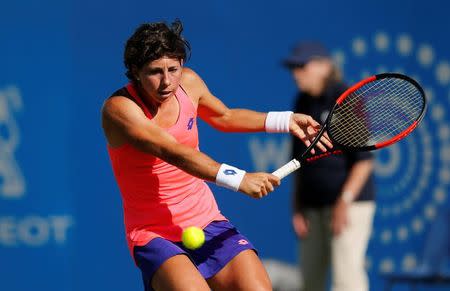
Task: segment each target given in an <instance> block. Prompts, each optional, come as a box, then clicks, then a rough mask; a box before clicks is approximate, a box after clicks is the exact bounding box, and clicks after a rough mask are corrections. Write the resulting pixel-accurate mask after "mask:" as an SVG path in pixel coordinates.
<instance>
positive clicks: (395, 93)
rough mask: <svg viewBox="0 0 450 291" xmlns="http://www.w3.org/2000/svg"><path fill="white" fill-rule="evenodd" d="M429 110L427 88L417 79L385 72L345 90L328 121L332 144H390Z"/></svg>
mask: <svg viewBox="0 0 450 291" xmlns="http://www.w3.org/2000/svg"><path fill="white" fill-rule="evenodd" d="M425 111H426V97H425V93H424V90H423V89H422V87H421V86H420V85H419V83H417V82H416V81H415V80H414V79H412V78H410V77H408V76H405V75H402V74H398V73H383V74H378V75H374V76H371V77H368V78H366V79H364V80H362V81H360V82H358V83H357V84H355V85H354V86H352V87H350V88H349V89H348V90H346V91H345V92H344V93H343V94H342V95H341V96H340V97H339V98H338V99H337V101H336V104H335V105H334V107H333V108H332V110H331V112H330V114H329V115H328V117H327V120H326V122H325V124H326V127H327V133H328V136H329V138H330V139H331V140H332V142H333V144H334V145H335V146H336V147H338V148H341V149H343V150H345V151H369V150H375V149H379V148H383V147H386V146H389V145H391V144H393V143H395V142H397V141H399V140H401V139H403V138H404V137H406V136H407V135H409V134H410V133H411V132H412V131H413V130H414V129H415V128H416V127H417V126H418V124H419V123H420V121H421V120H422V118H423V116H424V115H425Z"/></svg>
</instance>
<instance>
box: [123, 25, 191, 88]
mask: <svg viewBox="0 0 450 291" xmlns="http://www.w3.org/2000/svg"><path fill="white" fill-rule="evenodd" d="M182 31H183V25H182V23H181V21H180V20H179V19H176V20H175V21H174V22H172V24H171V25H170V26H169V25H167V24H166V23H165V22H154V23H144V24H141V25H140V26H139V27H138V28H137V29H136V30H135V32H134V33H133V35H132V36H131V37H130V38H129V39H128V40H127V43H126V45H125V52H124V63H125V67H126V68H127V72H126V73H125V75H126V76H127V77H128V79H129V80H132V81H135V79H136V77H135V76H134V75H133V72H132V69H133V68H134V67H135V68H137V69H141V68H142V67H143V66H144V65H145V64H147V63H148V62H151V61H154V60H157V59H159V58H161V57H164V56H166V57H170V58H177V59H179V60H183V61H187V59H188V58H189V56H190V52H191V46H190V45H189V42H188V41H187V40H185V39H184V37H183V36H181V32H182Z"/></svg>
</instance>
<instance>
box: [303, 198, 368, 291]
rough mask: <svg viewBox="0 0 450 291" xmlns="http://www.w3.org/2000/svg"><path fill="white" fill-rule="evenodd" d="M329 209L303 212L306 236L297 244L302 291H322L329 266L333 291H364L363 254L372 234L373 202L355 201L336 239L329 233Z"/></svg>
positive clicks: (365, 290) (366, 288)
mask: <svg viewBox="0 0 450 291" xmlns="http://www.w3.org/2000/svg"><path fill="white" fill-rule="evenodd" d="M331 211H332V209H331V208H329V207H327V208H322V209H306V210H305V211H304V215H305V217H306V219H307V220H308V222H309V232H308V236H307V237H306V238H304V239H302V240H301V241H300V265H301V270H302V275H303V283H304V284H303V288H302V290H303V291H324V290H325V288H326V285H327V278H328V272H329V270H330V266H331V290H332V291H367V290H369V282H368V278H367V274H366V270H365V266H364V265H365V254H366V250H367V245H368V242H369V238H370V234H371V231H372V222H373V216H374V213H375V203H374V202H372V201H363V202H354V203H352V205H351V206H350V207H349V213H348V224H347V227H346V228H345V229H344V231H343V232H342V233H341V234H340V235H339V236H333V234H332V232H331Z"/></svg>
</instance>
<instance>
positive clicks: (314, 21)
mask: <svg viewBox="0 0 450 291" xmlns="http://www.w3.org/2000/svg"><path fill="white" fill-rule="evenodd" d="M1 7H2V12H3V13H2V18H0V39H1V44H2V45H1V46H0V56H1V57H0V67H1V68H2V70H1V71H0V290H7V291H22V290H29V289H30V288H33V289H34V290H48V291H51V290H141V282H140V275H139V272H138V271H137V269H136V268H135V267H134V264H133V262H132V260H131V258H130V257H129V254H128V251H127V248H126V243H125V238H124V231H123V223H122V208H121V200H120V194H119V191H118V188H117V186H116V184H115V181H114V179H113V175H112V171H111V169H110V164H109V159H108V157H107V154H106V148H105V140H104V138H103V135H102V131H101V127H100V115H99V113H100V107H101V105H102V102H103V100H104V98H106V97H107V96H109V94H110V93H112V92H113V91H114V90H115V89H117V88H119V87H121V86H122V85H123V84H125V83H126V78H125V76H124V71H125V70H124V67H123V64H122V53H123V46H124V43H125V41H126V39H127V38H128V37H129V35H130V34H131V33H132V32H133V30H134V29H135V28H136V26H137V25H139V24H141V23H143V22H152V21H160V20H165V21H169V22H170V21H172V20H173V19H175V18H180V19H181V20H182V21H183V23H184V26H185V33H184V34H185V36H186V37H187V39H188V40H189V41H190V43H191V45H192V48H193V50H192V58H191V59H190V61H189V62H188V64H187V65H188V66H190V67H192V68H193V69H194V70H196V71H197V72H198V73H199V74H200V75H201V76H202V77H203V78H204V80H205V81H206V83H207V84H208V86H209V88H210V90H211V91H212V92H213V93H214V94H215V95H216V96H218V97H219V98H221V99H222V100H223V101H224V102H225V103H226V104H227V105H229V106H230V107H248V108H253V109H255V110H259V111H268V110H285V109H290V108H291V107H292V105H293V102H294V99H293V98H294V93H295V86H294V83H293V81H292V80H291V78H290V75H289V73H288V72H287V71H286V70H284V69H283V68H282V67H281V66H280V61H281V59H282V58H284V57H285V56H286V55H287V54H288V52H289V51H290V49H291V47H292V45H293V44H294V43H295V42H296V41H297V40H300V39H313V40H320V41H322V42H324V43H325V44H326V45H327V46H328V47H329V48H330V50H331V51H332V52H333V55H334V59H335V61H336V62H337V63H338V64H339V65H340V67H341V68H342V70H343V71H344V73H345V77H346V79H347V80H348V81H349V82H351V81H357V80H358V79H360V78H362V77H363V76H366V75H369V74H374V73H378V72H382V71H397V72H403V73H406V74H408V75H411V76H413V77H414V78H416V79H417V80H418V81H419V82H420V83H421V84H422V85H423V86H424V88H425V90H426V93H427V95H428V98H429V100H430V107H429V110H428V113H427V116H426V118H425V120H424V122H423V124H422V125H421V126H420V128H419V130H417V131H416V132H415V133H413V135H412V136H410V137H409V138H408V139H406V140H405V141H403V142H402V143H400V144H399V145H395V146H393V147H391V148H389V149H385V150H382V151H380V152H378V153H377V167H376V177H377V202H378V208H377V214H376V219H375V225H374V231H373V235H372V240H371V243H370V247H369V251H368V254H367V267H368V270H369V272H370V275H371V286H372V289H373V290H379V289H380V288H381V284H382V281H381V280H380V279H379V276H378V274H379V273H380V272H391V271H398V270H408V269H410V268H412V267H414V266H415V265H416V264H417V263H418V261H419V258H420V254H421V246H422V245H423V242H424V237H425V234H426V231H427V228H428V226H429V225H430V224H432V222H433V221H434V218H435V217H436V214H437V213H438V212H439V211H440V210H441V209H443V208H445V207H448V206H449V199H448V191H449V183H450V117H449V116H448V110H449V108H450V107H449V103H450V63H449V59H450V40H449V39H448V36H449V35H450V23H449V20H448V11H449V9H450V4H448V3H447V2H444V1H434V0H431V1H418V0H410V1H387V0H380V1H376V2H373V3H366V4H364V7H363V6H362V4H361V2H360V1H353V0H352V1H314V2H313V1H265V2H264V1H262V2H261V1H247V2H244V1H237V0H231V1H206V0H202V1H193V2H192V1H190V2H188V1H178V0H174V1H170V2H163V1H160V2H155V1H137V0H130V1H127V2H123V1H117V0H109V1H104V0H97V1H87V0H79V1H54V0H43V1H33V0H28V1H23V0H18V1H10V2H7V3H2V4H1ZM200 138H201V148H202V150H203V151H204V152H206V153H207V154H209V155H210V156H212V157H214V158H215V159H216V160H218V161H221V162H228V163H231V164H234V165H237V166H239V167H241V168H244V169H246V170H249V171H254V170H258V171H259V170H263V171H271V170H273V169H274V168H277V167H278V166H280V165H281V164H283V163H284V162H285V161H286V160H287V159H288V157H289V150H290V146H289V137H287V136H284V135H265V134H251V135H242V134H228V135H225V134H221V133H217V132H215V131H213V130H211V129H210V128H209V127H208V126H206V125H205V124H204V123H200ZM211 187H212V188H213V190H214V192H215V194H216V198H217V200H218V202H219V205H220V206H221V209H222V212H223V213H224V214H225V215H226V216H228V217H229V218H230V219H231V220H232V221H233V223H234V224H235V225H237V226H238V227H239V228H240V229H241V231H242V232H244V233H245V234H246V235H248V237H249V238H250V239H251V240H252V241H253V242H254V244H256V246H257V247H258V248H259V250H260V254H261V256H262V257H263V258H275V259H278V260H282V261H285V262H288V263H292V264H294V263H296V262H297V251H296V242H297V241H296V238H295V236H294V233H293V231H292V228H291V224H290V204H289V201H290V194H291V193H290V191H291V180H290V179H289V178H288V179H286V180H285V181H284V182H283V185H282V186H281V187H279V188H278V190H277V191H276V192H274V193H273V194H271V195H270V196H269V197H267V198H265V199H262V200H252V199H250V198H248V197H245V196H244V195H242V194H239V193H233V192H230V191H227V190H224V189H221V188H218V187H215V186H214V185H211Z"/></svg>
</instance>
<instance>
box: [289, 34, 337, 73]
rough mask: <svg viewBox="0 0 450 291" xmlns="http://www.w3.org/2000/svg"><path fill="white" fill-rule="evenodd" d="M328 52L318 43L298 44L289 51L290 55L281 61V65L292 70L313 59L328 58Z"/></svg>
mask: <svg viewBox="0 0 450 291" xmlns="http://www.w3.org/2000/svg"><path fill="white" fill-rule="evenodd" d="M329 57H330V54H329V53H328V50H327V49H326V48H325V47H324V46H323V45H322V44H321V43H319V42H312V41H308V42H306V41H305V42H299V43H298V44H297V45H295V46H294V48H293V49H292V51H291V54H290V55H289V56H288V57H287V58H286V59H285V60H283V65H284V66H286V67H288V68H292V67H298V66H303V65H305V64H306V63H307V62H309V61H310V60H312V59H315V58H329Z"/></svg>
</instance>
